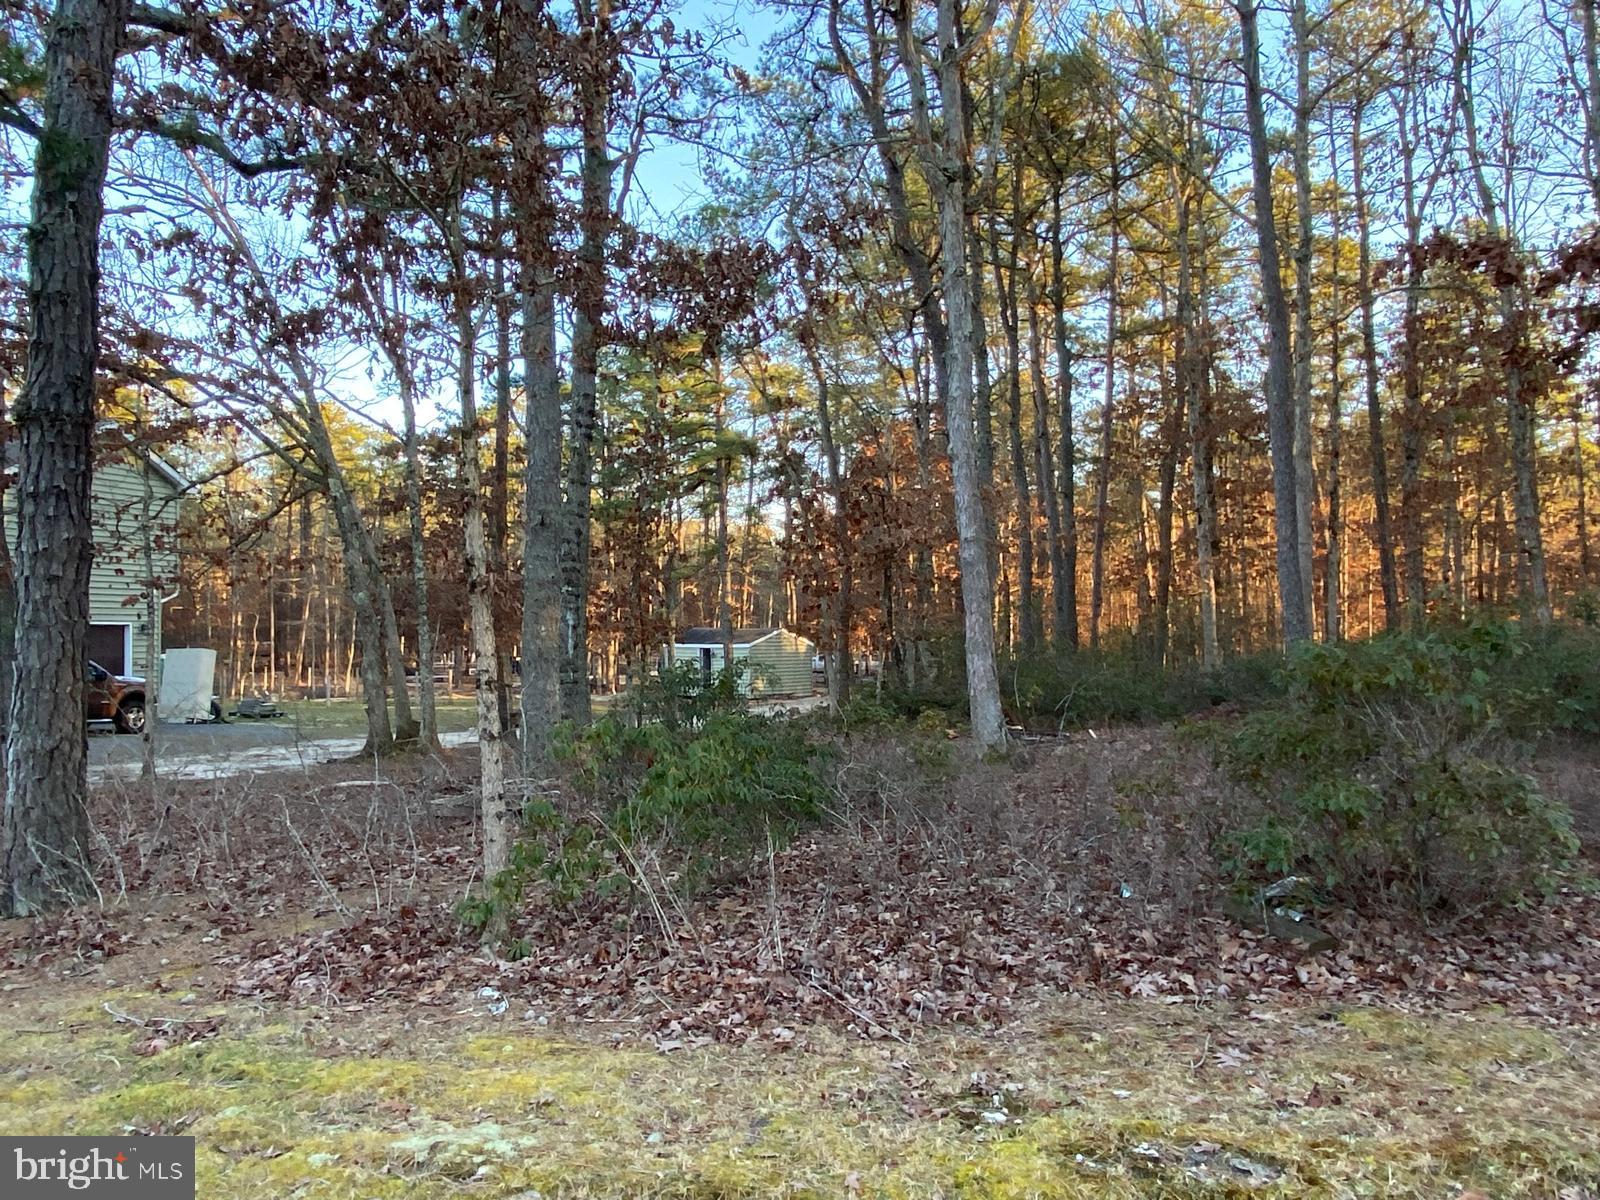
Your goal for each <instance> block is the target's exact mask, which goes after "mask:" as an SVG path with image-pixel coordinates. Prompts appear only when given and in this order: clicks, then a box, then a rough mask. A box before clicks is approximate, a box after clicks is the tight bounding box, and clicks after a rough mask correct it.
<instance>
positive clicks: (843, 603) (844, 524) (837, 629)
mask: <svg viewBox="0 0 1600 1200" xmlns="http://www.w3.org/2000/svg"><path fill="white" fill-rule="evenodd" d="M804 349H805V354H806V360H807V362H809V363H810V364H811V375H812V378H813V379H814V380H815V381H816V385H817V433H818V436H819V437H820V439H821V441H822V461H823V464H824V466H825V468H826V470H827V472H828V490H829V491H830V492H831V493H832V494H833V537H834V542H835V543H836V545H835V547H834V552H835V553H836V554H837V555H838V558H839V582H838V585H837V587H836V589H835V591H834V594H833V599H832V603H831V604H829V605H828V606H827V614H828V625H829V633H828V637H827V639H826V643H827V647H828V650H827V664H828V670H827V684H828V708H829V710H830V711H832V712H834V713H836V714H837V713H838V712H839V711H840V710H841V709H843V707H844V705H845V704H846V703H847V702H848V701H849V699H850V661H851V660H850V603H851V595H850V593H851V585H852V567H853V565H854V564H853V555H852V554H851V549H852V547H851V545H850V542H851V538H850V518H849V513H848V511H847V509H846V507H845V495H844V476H843V472H842V471H841V470H840V467H839V445H838V443H837V442H836V441H835V440H834V436H833V408H832V405H831V404H830V402H829V393H828V377H827V374H826V373H825V372H824V370H823V366H822V359H821V357H820V356H819V355H818V354H817V351H816V346H815V344H814V343H812V342H810V341H807V342H806V343H805V345H804Z"/></svg>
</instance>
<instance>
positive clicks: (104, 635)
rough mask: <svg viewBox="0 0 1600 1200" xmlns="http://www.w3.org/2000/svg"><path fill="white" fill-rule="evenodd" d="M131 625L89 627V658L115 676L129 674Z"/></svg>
mask: <svg viewBox="0 0 1600 1200" xmlns="http://www.w3.org/2000/svg"><path fill="white" fill-rule="evenodd" d="M131 629H132V626H131V625H91V626H89V658H90V660H91V661H92V662H97V663H99V664H100V665H101V666H102V667H104V668H105V669H106V670H108V671H110V672H111V673H112V674H113V675H126V674H127V673H128V632H129V630H131Z"/></svg>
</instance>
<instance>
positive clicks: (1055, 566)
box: [1028, 279, 1067, 643]
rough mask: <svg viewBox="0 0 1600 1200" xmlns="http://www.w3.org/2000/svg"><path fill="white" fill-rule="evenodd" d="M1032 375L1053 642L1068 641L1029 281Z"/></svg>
mask: <svg viewBox="0 0 1600 1200" xmlns="http://www.w3.org/2000/svg"><path fill="white" fill-rule="evenodd" d="M1028 364H1029V370H1028V374H1029V376H1030V377H1031V381H1032V384H1033V455H1034V458H1033V462H1034V468H1035V470H1037V471H1038V473H1039V502H1040V506H1041V507H1042V508H1043V510H1044V529H1045V547H1046V549H1047V551H1048V552H1049V557H1050V596H1051V600H1052V603H1053V617H1054V621H1053V624H1052V627H1051V630H1050V635H1051V638H1052V639H1053V640H1054V641H1055V642H1057V643H1063V641H1064V639H1065V637H1066V628H1067V619H1066V609H1065V605H1066V599H1067V597H1066V590H1067V560H1066V556H1065V554H1064V553H1063V552H1062V547H1061V505H1060V499H1059V497H1058V496H1057V493H1056V469H1055V458H1054V456H1053V455H1052V454H1051V450H1050V398H1049V384H1048V383H1047V382H1046V380H1045V375H1044V338H1043V336H1042V334H1041V333H1040V330H1039V294H1038V291H1037V290H1036V289H1035V287H1034V284H1033V280H1032V279H1029V280H1028Z"/></svg>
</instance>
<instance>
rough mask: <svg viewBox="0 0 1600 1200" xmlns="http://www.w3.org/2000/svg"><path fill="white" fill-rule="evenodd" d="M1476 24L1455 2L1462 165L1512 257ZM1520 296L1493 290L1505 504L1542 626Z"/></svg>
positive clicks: (1543, 589) (1518, 288)
mask: <svg viewBox="0 0 1600 1200" xmlns="http://www.w3.org/2000/svg"><path fill="white" fill-rule="evenodd" d="M1476 20H1477V17H1476V15H1475V13H1473V12H1472V11H1471V9H1470V7H1469V6H1468V5H1467V4H1466V2H1465V0H1456V20H1455V22H1454V23H1453V24H1452V27H1451V36H1452V38H1453V39H1454V40H1455V44H1456V54H1455V69H1454V80H1453V82H1454V85H1455V95H1456V105H1457V108H1458V109H1459V111H1460V114H1461V125H1462V130H1463V132H1464V133H1465V135H1466V146H1467V162H1468V164H1469V165H1470V166H1471V168H1472V176H1473V180H1474V182H1475V183H1476V184H1477V191H1478V203H1479V207H1480V209H1481V212H1482V216H1483V223H1484V224H1485V225H1486V226H1487V227H1488V231H1489V236H1490V237H1491V238H1493V239H1496V240H1500V241H1503V242H1504V244H1505V247H1506V249H1507V250H1508V251H1509V252H1510V253H1512V254H1515V253H1516V252H1517V245H1516V234H1515V231H1514V230H1513V229H1511V228H1510V227H1509V225H1505V226H1502V223H1501V220H1500V198H1499V197H1497V196H1496V195H1495V194H1494V191H1493V189H1492V188H1491V187H1490V186H1489V176H1488V171H1487V169H1486V166H1485V163H1484V156H1483V152H1482V150H1481V149H1480V146H1479V141H1478V118H1477V109H1476V105H1475V103H1474V98H1473V88H1472V79H1471V70H1472V54H1473V28H1472V26H1473V22H1474V21H1476ZM1522 291H1523V286H1522V284H1521V283H1520V282H1517V281H1514V280H1513V281H1508V282H1506V283H1504V284H1502V285H1501V286H1500V288H1499V299H1500V326H1501V334H1500V336H1501V341H1502V345H1501V347H1500V355H1501V366H1502V369H1503V371H1504V373H1505V393H1506V414H1507V423H1508V424H1509V425H1510V429H1511V438H1510V443H1511V471H1512V479H1513V482H1514V486H1513V488H1512V492H1511V501H1512V511H1513V513H1514V517H1515V521H1516V532H1517V549H1518V551H1519V553H1520V556H1521V558H1520V566H1521V570H1522V571H1523V572H1524V573H1525V575H1526V578H1527V582H1528V593H1527V596H1526V597H1525V599H1526V603H1527V606H1528V608H1529V609H1530V612H1531V615H1532V617H1533V619H1534V621H1536V622H1537V623H1539V624H1541V625H1548V624H1549V623H1550V619H1551V609H1550V588H1549V584H1548V583H1547V582H1546V579H1545V560H1544V536H1543V533H1542V531H1541V529H1540V526H1539V481H1538V470H1537V464H1536V462H1535V457H1536V453H1537V451H1536V441H1537V434H1536V430H1535V425H1536V421H1537V419H1536V417H1535V414H1534V411H1533V396H1532V394H1531V392H1530V390H1529V389H1528V387H1527V381H1526V379H1525V378H1524V375H1523V358H1524V355H1525V353H1526V351H1527V338H1526V328H1525V327H1526V316H1525V313H1524V309H1525V307H1526V300H1525V297H1524V296H1523V294H1522Z"/></svg>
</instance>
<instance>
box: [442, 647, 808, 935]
mask: <svg viewBox="0 0 1600 1200" xmlns="http://www.w3.org/2000/svg"><path fill="white" fill-rule="evenodd" d="M733 682H734V681H727V685H726V686H720V687H713V688H711V689H706V690H705V691H703V692H697V691H696V690H694V689H692V688H685V687H681V686H680V684H682V683H683V681H682V680H679V679H676V678H675V677H672V676H668V677H664V678H663V679H661V680H659V681H657V683H656V684H655V685H654V687H655V691H654V692H653V693H647V694H645V695H642V696H638V697H635V698H634V699H633V701H632V702H631V703H630V704H629V705H626V706H623V707H622V708H620V709H619V710H618V711H617V712H616V713H613V714H611V715H608V716H607V717H605V718H604V719H602V720H600V721H598V722H596V723H595V724H594V725H593V726H591V727H590V728H588V729H586V730H584V731H582V732H580V733H577V734H569V735H568V737H567V738H566V740H565V742H564V744H563V745H561V746H560V747H559V752H558V753H559V757H560V759H561V760H562V761H563V764H564V766H565V773H566V776H567V782H568V783H569V784H570V788H571V792H572V793H575V797H574V796H567V797H561V796H557V795H539V796H535V797H533V798H531V799H530V800H529V801H528V802H527V804H526V805H525V807H524V822H525V824H524V836H523V837H522V839H521V840H520V841H519V842H518V844H517V846H516V848H515V850H514V853H513V862H512V866H511V868H510V869H509V870H507V871H506V872H505V873H504V875H503V876H502V877H501V878H498V879H495V880H491V881H490V884H489V887H488V888H487V889H486V892H485V893H484V895H483V896H481V897H478V898H475V899H473V900H471V901H468V902H467V904H466V905H465V906H463V908H462V910H461V915H462V917H463V919H464V920H466V921H467V922H468V923H469V924H471V925H473V926H475V927H477V928H480V929H483V928H488V927H490V926H491V924H492V923H494V922H495V919H496V917H497V916H499V915H501V914H503V913H506V912H507V911H508V910H514V909H515V908H516V907H517V906H518V905H520V903H521V902H522V899H523V896H524V893H525V891H526V890H527V888H528V886H529V884H531V883H534V882H538V883H539V884H541V885H542V889H543V893H544V899H546V900H547V901H549V902H553V903H556V904H560V905H569V906H571V905H579V904H583V903H586V902H597V901H602V900H606V899H609V898H614V897H618V896H620V895H623V894H629V895H631V896H632V897H633V899H634V901H635V902H636V905H637V906H639V907H648V908H649V909H650V910H652V911H654V912H655V913H656V914H657V915H658V916H661V917H662V918H663V919H664V913H665V910H664V907H663V906H664V905H668V906H670V905H673V904H676V903H677V902H678V901H679V900H681V899H683V898H685V897H688V896H691V895H694V894H697V893H700V892H703V891H706V890H708V889H711V888H714V887H716V886H718V885H720V884H722V883H724V882H726V881H727V880H729V879H731V878H735V877H738V876H741V875H743V874H745V873H747V872H748V870H749V868H750V866H751V865H752V863H753V861H754V860H755V858H756V856H757V855H761V854H766V853H769V852H770V851H771V850H772V849H773V848H775V847H781V846H783V845H786V844H787V843H788V842H789V840H790V839H791V838H792V837H793V836H794V834H795V833H796V832H797V831H798V830H800V829H802V828H804V827H806V826H807V825H809V824H812V823H814V822H815V821H817V820H818V819H819V818H820V817H821V815H822V812H823V810H824V806H825V803H826V800H827V797H828V792H827V789H826V788H825V787H824V785H823V783H822V780H821V776H820V774H819V772H818V763H819V759H820V758H821V757H822V756H824V755H825V753H826V750H825V748H823V747H819V746H815V745H813V744H812V743H811V741H810V740H809V738H808V736H807V729H806V727H805V726H804V725H803V724H801V723H798V722H789V721H784V720H780V719H773V718H767V717H758V716H752V715H750V714H749V713H746V712H744V711H742V705H741V702H740V701H739V700H738V694H737V689H736V687H734V686H733ZM658 706H660V707H664V708H665V709H666V712H665V713H663V712H660V711H658ZM669 714H670V715H669ZM574 798H575V799H576V801H577V802H576V803H573V802H572V801H573V799H574Z"/></svg>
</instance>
